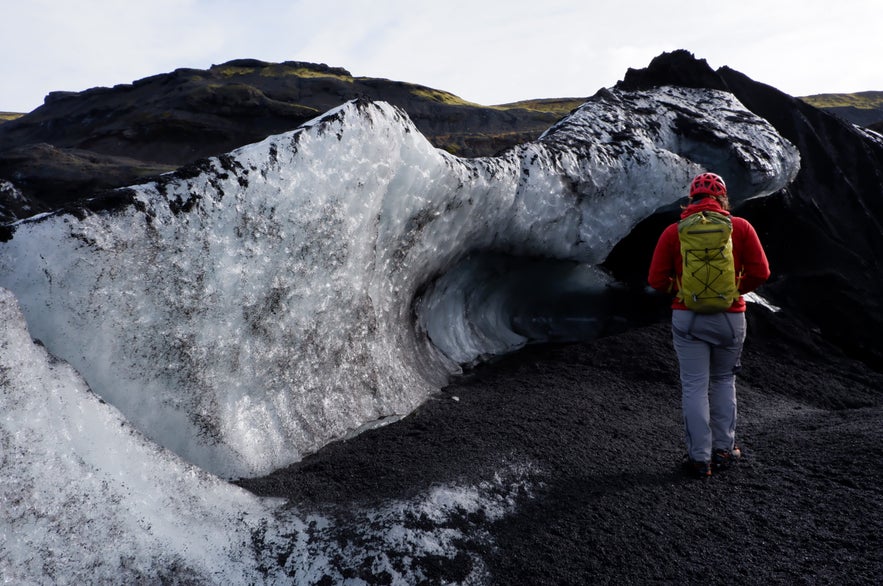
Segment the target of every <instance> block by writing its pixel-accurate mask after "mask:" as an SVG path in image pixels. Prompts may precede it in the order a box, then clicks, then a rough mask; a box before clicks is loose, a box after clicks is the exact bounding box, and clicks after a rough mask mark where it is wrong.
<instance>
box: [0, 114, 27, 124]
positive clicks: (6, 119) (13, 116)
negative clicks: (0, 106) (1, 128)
mask: <svg viewBox="0 0 883 586" xmlns="http://www.w3.org/2000/svg"><path fill="white" fill-rule="evenodd" d="M22 116H24V114H21V113H19V112H0V124H3V123H4V122H9V121H11V120H15V119H17V118H21V117H22Z"/></svg>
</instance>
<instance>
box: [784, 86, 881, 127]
mask: <svg viewBox="0 0 883 586" xmlns="http://www.w3.org/2000/svg"><path fill="white" fill-rule="evenodd" d="M801 100H803V101H804V102H806V103H807V104H809V105H810V106H815V107H816V108H820V109H822V110H824V111H826V112H829V113H831V114H834V115H835V116H838V117H839V118H842V119H844V120H846V121H847V122H851V123H853V124H858V125H859V126H865V127H867V128H870V129H872V130H875V131H877V132H881V131H883V92H875V91H869V92H858V93H855V94H816V95H813V96H806V97H803V98H801Z"/></svg>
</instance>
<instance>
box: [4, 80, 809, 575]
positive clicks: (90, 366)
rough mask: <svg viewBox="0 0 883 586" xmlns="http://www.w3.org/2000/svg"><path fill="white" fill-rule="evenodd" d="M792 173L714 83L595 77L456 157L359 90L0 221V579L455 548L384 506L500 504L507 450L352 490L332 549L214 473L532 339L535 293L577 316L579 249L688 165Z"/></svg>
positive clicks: (426, 388)
mask: <svg viewBox="0 0 883 586" xmlns="http://www.w3.org/2000/svg"><path fill="white" fill-rule="evenodd" d="M798 168H799V156H798V154H797V151H796V149H795V148H794V147H793V146H792V145H791V144H790V143H788V142H787V141H786V140H785V139H783V138H782V137H780V136H779V135H778V134H777V133H776V132H775V131H774V130H773V129H772V127H771V126H770V125H769V124H767V123H766V122H765V121H763V120H762V119H760V118H758V117H756V116H754V115H752V114H751V113H749V112H748V111H747V110H746V109H745V108H744V107H743V106H742V105H741V104H740V103H739V102H738V101H737V100H735V98H734V97H733V96H732V95H730V94H727V93H723V92H718V91H714V90H696V89H684V88H675V87H664V88H659V89H656V90H653V91H646V92H623V91H618V90H602V91H601V92H599V93H598V94H597V95H596V96H594V97H593V98H591V99H590V100H588V101H587V102H586V103H585V104H584V105H583V106H581V107H580V108H579V109H578V110H576V111H574V112H573V113H572V114H571V115H570V116H569V117H567V118H565V119H564V120H562V121H561V122H560V123H558V124H556V125H555V126H554V127H552V128H550V129H549V130H548V131H547V132H546V133H545V134H544V135H543V136H541V137H540V138H539V139H538V140H537V141H535V142H532V143H527V144H524V145H520V146H518V147H515V148H513V149H510V150H507V151H505V152H503V153H501V154H500V155H499V156H496V157H488V158H480V159H461V158H457V157H455V156H453V155H450V154H448V153H446V152H444V151H441V150H438V149H436V148H434V147H433V146H432V145H431V144H430V143H429V142H428V141H427V140H426V139H425V137H423V136H422V135H421V134H420V133H419V132H418V131H417V129H416V128H415V127H414V125H413V124H412V123H411V121H410V120H409V119H408V118H407V116H406V115H405V114H404V113H403V112H402V111H401V110H398V109H396V108H394V107H392V106H390V105H388V104H385V103H381V102H366V101H358V100H357V101H353V102H348V103H346V104H344V105H342V106H341V107H339V108H337V109H335V110H332V111H330V112H327V113H326V114H324V115H322V116H320V117H318V118H317V119H315V120H313V121H312V122H310V123H308V124H306V125H304V126H302V127H300V128H298V129H296V130H293V131H292V132H289V133H286V134H282V135H277V136H272V137H269V138H267V139H266V140H264V141H262V142H260V143H257V144H254V145H249V146H246V147H243V148H241V149H238V150H236V151H234V152H232V153H230V154H228V155H224V156H221V157H216V158H211V159H207V160H204V161H201V162H200V163H198V164H195V165H192V166H190V167H187V168H184V169H181V170H179V171H177V172H175V173H172V174H169V175H166V176H163V177H161V178H160V179H158V180H156V181H152V182H149V183H145V184H143V185H137V186H133V187H130V188H127V189H123V190H117V191H115V192H113V193H111V194H108V195H105V196H103V197H101V198H96V199H94V200H92V201H90V202H87V203H86V204H84V205H82V206H79V207H76V208H71V209H66V210H59V211H57V212H55V213H51V214H45V215H42V216H39V217H34V218H30V219H27V220H23V221H20V222H17V223H16V224H14V225H11V226H7V227H4V228H3V230H0V241H2V242H0V315H2V319H3V322H4V324H6V325H5V326H4V329H3V337H2V342H0V386H2V394H0V409H2V413H3V416H2V420H0V445H2V458H3V461H2V464H3V467H4V475H3V479H2V481H0V496H2V500H3V502H4V507H3V510H2V512H0V539H2V541H0V575H2V577H3V579H4V580H9V581H20V582H29V581H37V582H40V581H46V582H56V583H73V582H77V581H82V580H83V579H93V580H98V581H101V580H102V579H105V580H109V581H114V580H120V579H123V580H130V581H139V580H142V581H143V580H148V581H150V580H154V581H156V580H160V581H161V580H163V579H165V578H169V579H171V578H172V577H174V579H175V580H181V581H188V580H191V581H193V582H208V583H216V582H219V581H225V582H229V583H275V582H277V581H278V582H285V581H287V580H290V579H291V578H292V577H294V578H296V579H298V580H301V581H311V580H312V581H317V580H318V579H320V578H321V577H322V576H332V577H333V576H341V575H342V574H340V570H339V569H338V568H335V567H334V563H332V560H337V561H338V562H339V561H340V560H341V559H344V560H347V559H349V560H352V563H353V564H354V566H353V567H355V566H357V565H359V564H364V563H369V562H370V564H373V566H372V567H374V571H386V572H388V573H390V575H392V576H393V577H394V578H398V579H402V580H405V581H409V580H411V581H413V580H414V579H415V576H416V577H417V578H419V570H417V569H413V568H412V569H411V570H408V569H407V564H404V565H403V563H402V561H401V559H399V560H398V561H396V562H395V563H393V562H391V561H390V560H389V559H388V557H385V556H387V554H386V553H384V552H388V551H398V552H400V553H401V555H402V556H404V557H405V558H407V559H417V558H419V556H420V555H429V554H431V555H440V556H451V557H453V555H454V552H455V547H454V546H453V545H452V544H454V543H455V542H456V540H457V539H461V538H462V537H463V536H462V534H456V533H455V534H445V535H421V534H419V529H416V528H414V527H413V526H412V524H408V523H407V522H406V519H407V518H408V516H409V515H413V514H415V513H420V514H430V515H442V516H444V515H456V514H462V512H463V511H465V512H467V513H468V512H469V511H482V512H483V513H484V514H485V515H489V516H490V517H491V518H495V517H496V518H498V517H500V516H502V515H505V514H506V513H507V512H508V511H509V510H511V507H512V506H514V505H513V503H514V500H513V498H512V495H513V494H515V493H519V492H520V493H522V494H523V493H524V492H528V493H529V492H530V486H529V481H528V480H527V478H528V477H529V476H530V474H531V467H532V463H531V462H517V461H516V462H507V463H503V464H501V470H500V472H499V473H498V475H497V478H496V481H495V482H492V483H487V484H483V485H481V486H445V487H437V488H436V489H435V490H434V491H432V492H430V493H428V494H424V495H420V496H418V497H416V498H415V499H414V500H412V501H408V502H398V503H390V504H388V505H387V506H386V508H383V509H370V510H367V509H366V510H360V511H357V512H355V513H353V514H351V515H349V516H350V518H353V517H355V518H360V519H364V520H365V527H366V529H363V530H362V534H361V538H360V539H357V540H354V541H353V542H350V544H349V545H348V546H346V547H347V549H345V550H343V549H341V548H342V547H344V546H342V545H341V543H342V541H341V539H340V536H339V535H338V534H337V533H335V531H336V529H335V527H337V524H338V522H337V521H336V520H335V519H332V518H326V517H322V516H318V515H316V514H314V513H306V512H299V511H297V510H293V509H289V508H285V507H283V506H282V505H283V503H280V502H278V501H270V500H266V499H259V498H257V497H255V496H254V495H252V494H250V493H248V492H247V491H244V490H242V489H239V488H237V487H235V486H233V485H232V484H229V483H227V482H225V481H224V479H229V478H236V477H246V476H254V475H260V474H263V473H266V472H269V471H271V470H273V469H276V468H279V467H281V466H285V465H287V464H289V463H292V462H294V461H297V460H298V459H299V458H301V457H303V455H304V454H307V453H309V452H311V451H314V450H316V449H318V448H319V447H321V446H322V445H325V444H326V443H328V442H330V441H333V440H335V439H338V438H341V437H345V436H346V435H347V434H350V433H353V432H354V431H356V430H359V429H364V428H365V427H369V426H371V425H372V424H380V423H383V422H387V421H390V420H391V419H394V418H395V417H400V416H403V415H405V414H407V413H409V412H410V411H411V410H413V409H414V408H415V407H416V406H418V405H419V404H420V403H421V402H423V401H425V400H426V399H427V397H429V396H431V395H432V393H434V392H435V391H437V390H438V389H439V388H440V387H441V386H442V385H444V384H445V382H446V381H447V380H448V378H449V377H450V376H451V375H453V374H455V373H457V372H458V371H459V369H460V368H461V367H462V366H463V365H465V364H470V363H473V362H475V361H478V360H481V359H483V358H484V357H487V356H490V355H494V354H500V353H504V352H508V351H511V350H513V349H515V348H518V347H520V346H521V345H523V344H525V343H527V342H528V341H531V340H542V339H543V336H544V335H549V332H550V331H551V330H554V327H555V326H554V324H552V325H551V326H549V325H548V324H549V323H550V321H552V322H554V321H555V320H558V321H567V320H568V316H566V315H553V314H554V313H555V307H553V306H554V305H555V300H556V299H557V296H559V295H562V294H565V293H568V292H572V291H579V292H581V293H583V294H584V295H585V297H584V298H585V299H588V300H592V299H597V300H598V306H597V307H594V306H592V307H587V308H583V310H581V312H580V315H579V316H578V317H579V319H581V320H583V321H584V322H587V323H589V324H591V322H592V320H593V318H598V319H600V318H601V317H602V315H603V311H604V307H603V296H604V292H605V290H606V289H607V288H608V287H610V285H611V282H610V278H609V277H608V276H606V275H605V274H604V273H603V271H601V270H600V269H599V268H598V264H599V263H600V262H601V261H603V260H604V258H605V257H606V255H607V254H608V253H609V252H610V250H611V249H612V247H613V246H614V245H615V244H616V243H617V242H618V241H619V240H620V239H621V238H623V237H624V236H625V235H627V234H628V233H629V231H630V230H631V229H632V228H633V227H634V226H635V225H636V224H637V223H638V222H639V221H640V220H641V219H643V218H645V217H647V216H648V215H650V214H652V213H654V212H655V211H657V210H660V209H665V208H667V207H672V206H677V205H678V204H679V202H680V201H682V198H683V196H684V191H685V187H686V185H687V184H688V183H689V180H690V178H691V177H692V176H693V175H694V174H695V173H697V172H699V171H702V170H706V169H708V170H714V171H716V172H718V173H721V174H722V175H724V176H725V177H726V179H727V181H728V185H729V186H730V192H731V200H732V201H733V202H736V203H738V202H739V201H744V200H746V199H749V198H753V197H760V196H764V195H767V194H770V193H773V192H775V191H777V190H780V189H782V188H783V187H785V186H786V185H787V184H788V183H789V182H790V181H791V180H792V179H793V178H794V176H795V175H796V173H797V170H798ZM525 300H527V301H525ZM544 324H545V325H544ZM580 327H582V326H580ZM587 327H588V330H589V333H591V331H592V329H593V328H592V326H591V325H589V326H587ZM460 525H462V523H461V524H460ZM367 527H375V528H376V527H384V528H385V529H384V530H383V531H381V532H380V533H370V531H371V530H369V529H367ZM460 531H467V532H468V531H475V532H476V533H474V534H470V535H469V538H470V539H473V540H477V541H481V540H482V538H483V537H482V535H481V534H480V532H481V530H480V529H478V528H474V527H473V528H471V529H470V528H469V527H466V528H463V529H461V530H460ZM108 542H113V543H114V547H113V548H108V547H106V544H107V543H108ZM354 542H358V543H361V544H362V545H361V546H360V547H361V549H358V548H356V549H353V547H354V546H353V543H354ZM258 545H259V546H260V547H258ZM281 559H285V560H286V561H285V562H284V563H281V562H279V563H277V562H275V561H273V560H281ZM280 564H281V565H280ZM403 567H404V568H406V569H405V570H402V568H403ZM414 567H416V566H414ZM476 567H479V569H480V564H477V566H476ZM402 571H413V572H417V573H416V574H414V575H411V576H402V575H401V574H398V573H397V572H402ZM473 578H474V580H476V581H480V579H481V576H473Z"/></svg>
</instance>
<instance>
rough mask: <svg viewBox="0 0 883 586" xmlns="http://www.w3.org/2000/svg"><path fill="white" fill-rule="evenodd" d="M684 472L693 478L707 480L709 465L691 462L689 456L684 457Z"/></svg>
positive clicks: (709, 472) (709, 470)
mask: <svg viewBox="0 0 883 586" xmlns="http://www.w3.org/2000/svg"><path fill="white" fill-rule="evenodd" d="M683 467H684V471H685V472H686V473H687V474H688V475H690V476H692V477H693V478H708V477H709V476H711V464H710V463H709V462H700V461H698V460H693V459H691V458H690V457H689V456H684V463H683Z"/></svg>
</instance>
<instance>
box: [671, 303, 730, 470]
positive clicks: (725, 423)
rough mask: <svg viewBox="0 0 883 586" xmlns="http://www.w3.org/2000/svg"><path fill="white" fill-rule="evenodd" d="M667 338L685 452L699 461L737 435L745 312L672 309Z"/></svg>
mask: <svg viewBox="0 0 883 586" xmlns="http://www.w3.org/2000/svg"><path fill="white" fill-rule="evenodd" d="M671 325H672V328H671V329H672V339H673V341H674V347H675V352H676V353H677V355H678V362H679V363H680V369H681V408H682V410H683V415H684V434H685V439H686V443H687V453H688V454H689V455H690V458H692V459H693V460H697V461H700V462H708V461H709V460H710V459H711V450H712V448H714V449H724V450H732V449H733V443H734V442H735V438H736V372H738V370H739V368H740V361H739V359H740V357H741V355H742V343H743V342H744V341H745V333H746V324H745V314H744V313H712V314H699V313H694V312H692V311H686V310H678V309H676V310H673V311H672V317H671Z"/></svg>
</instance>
